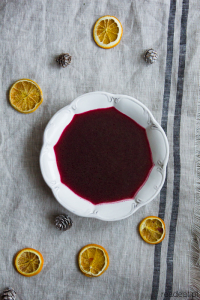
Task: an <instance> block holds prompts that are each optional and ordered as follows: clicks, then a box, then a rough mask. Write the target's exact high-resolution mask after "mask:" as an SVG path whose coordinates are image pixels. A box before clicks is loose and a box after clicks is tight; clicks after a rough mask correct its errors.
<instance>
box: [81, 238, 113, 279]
mask: <svg viewBox="0 0 200 300" xmlns="http://www.w3.org/2000/svg"><path fill="white" fill-rule="evenodd" d="M78 264H79V268H80V270H81V272H82V273H83V274H84V275H86V276H89V277H98V276H100V275H102V274H103V273H104V272H105V271H106V270H107V268H108V266H109V256H108V253H107V251H106V249H104V248H103V247H102V246H99V245H96V244H89V245H86V246H85V247H83V248H82V249H81V250H80V252H79V255H78Z"/></svg>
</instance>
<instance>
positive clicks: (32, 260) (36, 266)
mask: <svg viewBox="0 0 200 300" xmlns="http://www.w3.org/2000/svg"><path fill="white" fill-rule="evenodd" d="M43 263H44V259H43V256H42V254H41V253H40V252H39V251H37V250H35V249H32V248H25V249H22V250H20V251H19V252H18V253H17V254H16V256H15V259H14V264H15V267H16V269H17V271H18V272H19V273H20V274H21V275H24V276H27V277H31V276H34V275H37V274H38V273H40V271H41V270H42V267H43Z"/></svg>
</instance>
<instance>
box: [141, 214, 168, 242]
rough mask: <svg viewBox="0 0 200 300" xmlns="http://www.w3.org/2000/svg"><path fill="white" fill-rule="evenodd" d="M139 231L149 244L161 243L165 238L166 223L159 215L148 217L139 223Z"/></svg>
mask: <svg viewBox="0 0 200 300" xmlns="http://www.w3.org/2000/svg"><path fill="white" fill-rule="evenodd" d="M139 233H140V236H141V237H142V239H143V240H144V241H145V242H147V243H148V244H159V243H160V242H162V241H163V239H164V238H165V223H164V221H163V220H162V219H161V218H159V217H155V216H149V217H146V218H144V219H143V220H142V221H141V222H140V224H139Z"/></svg>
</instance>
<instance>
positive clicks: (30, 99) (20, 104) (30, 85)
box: [9, 79, 43, 114]
mask: <svg viewBox="0 0 200 300" xmlns="http://www.w3.org/2000/svg"><path fill="white" fill-rule="evenodd" d="M9 101H10V104H11V105H12V107H13V108H15V109H16V110H17V111H19V112H21V113H24V114H29V113H32V112H34V111H35V110H36V109H37V108H38V107H39V105H40V104H41V103H42V101H43V95H42V90H41V88H40V87H39V85H38V84H37V83H36V82H35V81H33V80H31V79H20V80H18V81H16V82H15V83H14V84H13V85H12V86H11V88H10V92H9Z"/></svg>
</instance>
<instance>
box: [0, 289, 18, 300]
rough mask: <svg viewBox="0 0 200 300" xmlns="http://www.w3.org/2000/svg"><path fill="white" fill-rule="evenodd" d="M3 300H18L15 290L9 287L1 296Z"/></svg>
mask: <svg viewBox="0 0 200 300" xmlns="http://www.w3.org/2000/svg"><path fill="white" fill-rule="evenodd" d="M1 298H2V300H15V299H16V292H15V290H13V288H11V287H8V288H7V289H5V290H4V291H3V294H2V296H1Z"/></svg>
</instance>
